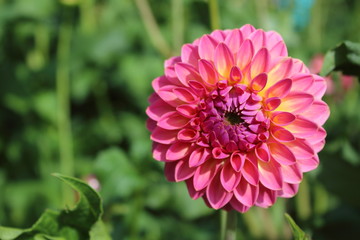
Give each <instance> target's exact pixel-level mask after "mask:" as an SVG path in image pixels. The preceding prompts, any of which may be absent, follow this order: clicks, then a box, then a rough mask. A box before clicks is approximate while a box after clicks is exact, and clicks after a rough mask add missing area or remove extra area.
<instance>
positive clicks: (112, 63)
mask: <svg viewBox="0 0 360 240" xmlns="http://www.w3.org/2000/svg"><path fill="white" fill-rule="evenodd" d="M146 3H148V5H147V4H146ZM307 4H308V3H307ZM147 7H149V8H150V9H151V10H152V11H150V15H149V14H148V13H149V11H148V10H149V8H147ZM219 7H220V19H221V26H222V28H238V27H240V26H242V25H244V24H246V23H250V24H253V25H254V26H255V27H257V28H264V29H265V30H276V31H277V32H279V33H280V34H281V35H282V36H283V37H284V39H285V42H286V44H287V46H288V50H289V54H290V56H292V57H296V58H300V59H302V60H304V61H305V62H307V63H308V62H309V61H310V59H311V57H312V56H313V55H315V54H317V53H324V52H326V51H327V50H328V49H330V48H332V47H334V46H335V45H336V44H337V43H339V42H340V41H343V40H345V39H347V40H350V41H354V42H360V31H359V29H360V1H356V0H314V1H312V4H311V6H310V8H309V5H306V6H303V7H305V8H306V9H310V10H306V11H305V13H306V14H304V15H303V16H302V17H299V16H296V17H294V14H302V13H304V11H299V8H301V7H302V5H301V1H295V0H262V1H260V0H256V1H250V0H228V1H219ZM151 13H152V14H153V15H151ZM152 16H153V18H152ZM305 18H308V19H307V21H305V25H304V23H298V22H296V21H300V20H305ZM299 19H300V20H299ZM153 20H155V22H154V21H153ZM152 23H155V25H154V24H152ZM156 23H157V24H156ZM299 26H302V27H299ZM210 31H211V29H210V20H209V11H208V3H207V1H206V0H183V1H181V0H171V1H170V0H168V1H166V0H149V1H145V0H134V1H131V0H121V1H120V0H61V1H60V0H36V1H29V0H0V76H1V80H0V128H1V136H0V159H1V160H0V225H4V226H12V227H21V228H28V227H30V226H31V225H32V224H33V223H34V222H35V221H36V219H38V218H39V216H40V215H41V213H42V212H43V211H44V209H45V208H52V209H59V208H62V207H63V205H64V203H67V204H69V203H72V202H73V201H71V202H69V201H67V199H68V198H65V197H64V194H67V195H68V197H69V198H70V199H71V198H74V196H72V193H71V192H68V191H66V190H65V191H64V190H63V189H62V187H61V185H60V184H59V182H57V181H56V180H54V179H53V178H52V177H51V175H50V174H51V173H53V172H61V173H64V174H68V173H70V174H72V173H73V174H74V176H77V177H80V178H83V179H84V180H87V179H89V176H94V175H95V176H96V178H97V179H98V181H99V183H100V186H101V187H100V190H99V192H100V195H101V196H102V198H103V201H104V202H103V205H104V216H103V220H104V222H105V225H106V228H107V231H109V232H110V233H111V235H112V237H113V239H149V240H152V239H154V240H156V239H174V240H175V239H181V240H184V239H185V240H186V239H199V240H201V239H206V240H208V239H218V237H219V235H218V234H219V228H220V217H219V214H218V212H217V211H213V210H211V209H208V208H207V207H205V205H204V203H203V202H202V200H196V201H193V200H191V199H190V197H189V196H188V193H187V190H186V187H185V186H184V184H182V183H178V184H173V183H168V182H167V181H166V180H165V178H164V176H163V173H162V171H163V170H162V168H163V164H161V163H159V162H156V161H154V160H153V159H152V157H151V142H150V140H149V133H148V132H147V130H146V128H145V119H146V116H145V113H144V110H145V108H146V106H147V104H148V103H147V97H148V96H149V95H150V93H151V91H152V90H151V81H152V80H153V79H154V78H155V77H157V76H159V75H162V71H163V61H164V59H165V58H166V57H168V56H169V55H172V54H179V52H180V47H181V44H182V43H185V42H192V41H193V40H194V39H195V38H198V37H200V36H201V35H202V34H205V33H209V32H210ZM160 34H161V35H160ZM336 76H337V75H335V76H334V77H333V78H334V80H335V91H334V92H333V93H331V94H329V95H328V96H327V97H326V99H325V100H326V101H327V102H328V103H329V105H330V107H331V112H332V114H331V117H330V119H329V121H328V122H327V124H326V126H325V127H326V129H327V131H328V137H327V142H328V143H327V145H326V147H325V149H324V150H323V152H322V153H321V154H320V159H321V165H320V167H319V168H318V169H317V170H316V171H314V172H311V173H309V174H305V180H304V182H303V183H302V185H301V187H300V191H299V194H298V195H297V196H296V197H295V198H293V199H289V200H286V199H279V200H278V202H277V204H276V205H275V206H273V207H272V208H270V209H269V210H264V209H258V208H254V209H251V210H250V211H249V212H248V213H246V214H243V215H241V217H240V223H239V230H240V238H241V239H290V238H291V233H290V228H289V226H288V225H287V223H286V221H285V218H284V215H283V213H284V212H289V213H290V215H291V216H293V218H294V219H295V220H296V222H297V223H298V225H299V226H301V227H302V228H303V229H304V230H305V232H307V233H308V234H309V235H311V236H312V237H313V239H320V240H321V239H343V238H344V233H346V239H357V236H359V235H360V229H359V228H358V226H359V224H360V204H359V203H360V191H359V187H358V186H357V184H358V183H359V182H360V179H359V178H360V174H359V173H360V172H359V171H360V140H359V133H360V111H359V110H358V106H359V104H360V96H359V94H360V89H359V84H356V83H355V84H353V85H352V87H351V88H350V89H344V88H342V87H341V82H340V78H337V77H336ZM64 156H65V157H64ZM66 156H68V157H66ZM64 171H66V172H64Z"/></svg>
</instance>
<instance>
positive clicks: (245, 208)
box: [230, 197, 250, 213]
mask: <svg viewBox="0 0 360 240" xmlns="http://www.w3.org/2000/svg"><path fill="white" fill-rule="evenodd" d="M230 204H231V207H232V208H234V209H235V210H236V211H238V212H241V213H245V212H247V211H248V210H249V209H250V207H248V206H245V205H244V204H242V203H241V202H239V201H238V200H237V199H236V198H235V197H233V198H232V199H231V200H230Z"/></svg>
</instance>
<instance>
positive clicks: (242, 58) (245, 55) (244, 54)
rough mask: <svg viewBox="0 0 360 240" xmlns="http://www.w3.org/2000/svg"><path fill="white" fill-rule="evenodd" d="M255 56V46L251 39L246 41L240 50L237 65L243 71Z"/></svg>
mask: <svg viewBox="0 0 360 240" xmlns="http://www.w3.org/2000/svg"><path fill="white" fill-rule="evenodd" d="M253 55H254V46H253V45H252V42H251V41H250V40H249V39H246V40H245V41H244V42H243V43H242V44H241V47H240V49H239V52H238V53H237V54H236V59H235V63H236V66H238V67H239V68H240V69H241V71H243V70H244V69H245V67H246V66H247V65H249V63H250V61H251V59H252V57H253Z"/></svg>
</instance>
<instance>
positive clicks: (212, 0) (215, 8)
mask: <svg viewBox="0 0 360 240" xmlns="http://www.w3.org/2000/svg"><path fill="white" fill-rule="evenodd" d="M209 11H210V25H211V29H212V30H215V29H219V28H220V16H219V5H218V2H217V0H209Z"/></svg>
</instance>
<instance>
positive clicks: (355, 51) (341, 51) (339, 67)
mask: <svg viewBox="0 0 360 240" xmlns="http://www.w3.org/2000/svg"><path fill="white" fill-rule="evenodd" d="M332 71H341V72H342V73H343V74H346V75H354V76H358V77H360V43H354V42H350V41H344V42H342V43H340V44H339V45H337V46H336V47H335V48H334V49H331V50H330V51H328V52H327V53H326V55H325V59H324V64H323V67H322V69H321V72H320V75H322V76H326V75H328V74H329V73H330V72H332Z"/></svg>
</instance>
